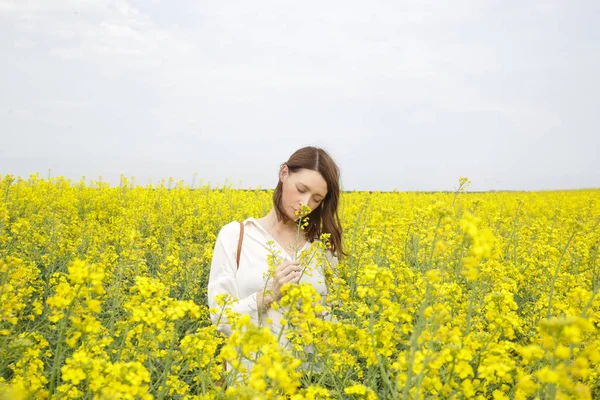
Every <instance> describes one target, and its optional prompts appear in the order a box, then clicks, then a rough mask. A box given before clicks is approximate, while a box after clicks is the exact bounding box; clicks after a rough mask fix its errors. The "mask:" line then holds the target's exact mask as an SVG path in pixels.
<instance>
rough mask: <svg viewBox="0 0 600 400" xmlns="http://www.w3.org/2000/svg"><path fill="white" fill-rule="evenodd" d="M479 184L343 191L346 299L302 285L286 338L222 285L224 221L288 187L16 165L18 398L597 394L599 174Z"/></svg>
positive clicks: (6, 283) (4, 302) (10, 360)
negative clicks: (137, 178) (560, 184)
mask: <svg viewBox="0 0 600 400" xmlns="http://www.w3.org/2000/svg"><path fill="white" fill-rule="evenodd" d="M467 184H468V181H467V180H466V179H462V178H461V180H460V181H459V186H458V187H457V188H456V190H455V191H454V192H453V193H435V194H432V193H367V192H346V193H343V194H342V200H341V201H342V203H341V209H340V211H341V217H342V222H343V226H344V248H345V250H346V252H347V253H348V257H346V258H344V259H343V260H341V261H340V263H339V265H338V266H337V267H336V268H335V269H334V270H331V271H329V273H328V278H327V279H328V287H329V294H328V297H327V298H326V299H323V300H324V304H325V308H326V310H327V311H328V312H329V313H330V315H331V316H332V318H329V319H326V318H321V317H320V315H321V314H320V311H322V310H319V309H316V308H315V307H313V306H312V305H313V302H312V300H313V299H314V297H315V296H316V293H315V292H314V290H312V287H310V286H308V287H307V286H302V285H300V286H299V285H295V286H293V287H292V286H290V287H289V288H288V290H287V291H285V296H284V297H283V298H282V299H281V303H282V304H287V305H288V306H290V308H289V310H290V312H289V315H287V316H286V317H287V321H288V324H287V327H286V329H287V330H288V331H289V332H290V337H291V338H293V340H294V343H295V348H294V350H293V351H287V350H286V351H283V349H281V348H280V347H279V346H278V342H277V338H275V337H274V336H273V335H271V333H270V332H269V331H267V330H264V329H261V328H259V327H256V326H254V325H249V322H248V320H247V319H245V318H239V319H238V320H237V322H236V329H234V332H233V334H232V335H231V337H228V338H226V337H222V336H221V335H220V334H219V333H218V332H216V330H215V327H214V326H213V325H212V324H211V322H210V318H209V309H208V308H207V299H206V287H207V281H208V272H209V269H210V263H211V258H212V251H213V246H214V244H215V240H216V235H217V233H218V232H219V229H220V228H221V227H222V226H223V225H225V224H227V223H228V222H231V221H233V220H238V221H241V220H243V219H245V218H247V217H250V216H254V217H257V218H258V217H262V216H263V215H265V214H266V213H267V212H268V211H269V209H270V208H271V206H272V197H271V196H272V192H271V191H269V190H265V191H263V190H236V189H233V188H231V187H230V186H227V185H224V186H221V187H217V188H212V189H211V188H210V187H208V186H207V185H204V186H200V187H195V188H190V187H189V186H185V185H183V183H181V182H179V183H175V182H173V181H169V182H163V183H161V184H159V185H155V186H151V185H148V186H145V187H142V186H138V185H135V184H134V183H133V182H131V181H129V180H127V179H126V178H124V177H123V178H122V179H121V182H120V185H119V186H117V187H110V186H109V185H107V184H106V183H102V182H98V181H92V182H91V183H85V181H81V182H72V181H69V180H66V179H64V178H60V177H59V178H49V179H42V178H40V177H39V175H32V176H30V177H29V178H17V177H14V176H10V175H5V176H0V196H1V197H0V307H1V310H0V398H7V399H13V398H35V399H38V398H40V399H42V398H104V399H119V398H124V399H134V398H135V399H137V398H140V399H166V398H174V399H218V398H239V399H253V398H278V397H280V398H291V399H305V398H306V399H318V398H349V399H359V398H367V399H376V398H411V399H412V398H455V399H461V398H468V399H470V398H479V399H488V398H493V399H509V398H516V399H529V398H541V399H545V398H581V399H591V398H599V397H600V378H599V374H600V365H599V364H600V298H599V296H598V291H599V289H600V259H599V257H598V247H599V243H600V228H599V227H598V225H599V224H600V190H581V191H555V192H531V193H530V192H518V193H505V192H501V193H468V192H466V191H464V188H465V187H466V185H467ZM305 345H312V346H313V348H314V352H312V353H304V352H302V351H297V350H296V349H302V348H303V346H305ZM242 357H244V358H247V359H250V360H253V361H254V362H255V366H254V367H253V369H252V370H251V373H250V374H249V376H247V374H245V373H244V371H243V369H241V370H240V369H239V368H234V369H233V370H232V371H228V372H226V373H223V368H222V366H223V360H224V359H225V360H227V361H229V362H230V363H232V364H233V365H234V366H236V367H237V365H238V363H237V361H239V360H240V359H241V358H242ZM301 365H310V368H299V367H300V366H301Z"/></svg>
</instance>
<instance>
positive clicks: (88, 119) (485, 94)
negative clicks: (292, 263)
mask: <svg viewBox="0 0 600 400" xmlns="http://www.w3.org/2000/svg"><path fill="white" fill-rule="evenodd" d="M0 54H2V62H0V135H1V141H0V174H9V173H10V174H13V175H19V176H22V177H27V176H28V175H29V174H30V173H34V172H39V173H40V174H41V175H42V176H44V177H45V176H47V175H48V169H51V170H52V171H51V175H52V176H57V175H63V176H65V177H68V178H71V179H73V180H79V178H80V177H81V176H86V178H87V180H88V181H90V180H92V179H98V177H99V176H100V175H101V176H102V179H103V180H104V181H109V182H111V183H112V184H118V181H119V176H120V175H121V174H125V175H126V176H128V177H132V176H135V177H136V182H137V183H138V184H142V185H145V184H147V183H148V182H149V181H150V180H152V182H153V183H157V182H158V181H160V180H161V179H163V178H169V177H173V178H174V179H175V180H184V181H185V182H186V183H189V184H191V183H192V179H193V177H194V174H195V173H197V174H198V179H200V178H203V180H204V182H209V181H210V182H212V183H213V184H216V183H221V184H223V183H225V180H226V179H228V180H229V181H230V182H233V183H234V185H235V186H236V187H244V188H246V187H257V186H262V187H263V188H273V187H274V186H275V184H276V183H277V174H278V170H279V165H280V164H281V163H282V162H284V161H286V160H287V158H288V157H289V156H290V155H291V154H292V153H293V152H294V151H295V150H296V149H298V148H300V147H303V146H305V145H316V146H320V147H323V148H324V149H325V150H327V151H328V152H329V153H330V154H331V155H332V157H333V158H334V160H335V161H336V162H337V163H338V165H339V167H340V169H341V172H342V185H343V188H344V189H346V190H393V189H397V190H402V191H405V190H451V189H452V188H453V187H454V186H456V184H457V182H458V178H459V177H460V176H467V177H469V178H470V179H471V180H472V181H473V184H472V185H471V189H472V190H502V189H507V190H541V189H572V188H589V187H596V188H598V187H600V156H599V155H600V1H597V0H590V1H568V0H564V1H553V0H549V1H522V0H519V1H484V0H481V1H466V0H452V1H440V0H429V1H402V0H396V1H348V0H345V1H318V2H317V1H301V2H300V1H297V2H288V1H252V2H250V1H212V2H208V1H192V0H174V1H150V0H139V1H138V0H135V1H134V0H117V1H106V0H87V1H75V0H70V1H69V0H31V1H28V0H14V1H12V0H8V1H7V0H0Z"/></svg>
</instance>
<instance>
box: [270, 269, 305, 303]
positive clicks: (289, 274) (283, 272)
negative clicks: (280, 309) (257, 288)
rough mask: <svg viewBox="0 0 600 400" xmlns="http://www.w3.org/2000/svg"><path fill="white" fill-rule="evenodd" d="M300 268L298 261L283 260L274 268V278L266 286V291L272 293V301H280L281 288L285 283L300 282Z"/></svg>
mask: <svg viewBox="0 0 600 400" xmlns="http://www.w3.org/2000/svg"><path fill="white" fill-rule="evenodd" d="M301 270H302V267H301V266H300V262H299V261H298V260H294V261H290V260H283V262H282V263H281V264H279V265H278V266H277V267H276V268H275V276H274V277H273V279H272V280H271V282H269V284H268V285H267V289H268V290H271V291H272V292H273V300H275V301H278V300H280V299H281V287H282V286H283V285H285V284H286V283H298V281H299V280H300V271H301Z"/></svg>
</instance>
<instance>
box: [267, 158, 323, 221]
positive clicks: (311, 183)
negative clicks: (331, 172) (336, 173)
mask: <svg viewBox="0 0 600 400" xmlns="http://www.w3.org/2000/svg"><path fill="white" fill-rule="evenodd" d="M279 179H280V180H281V182H282V183H283V192H282V196H281V207H282V208H283V209H284V210H285V213H286V215H287V216H288V217H289V218H290V219H291V220H292V221H295V220H296V219H297V217H296V215H295V211H297V210H298V209H299V208H300V206H301V205H307V206H309V207H310V209H311V210H314V209H316V208H317V207H319V206H320V205H321V203H323V201H324V199H325V196H327V182H325V179H323V176H322V175H321V174H320V173H318V172H317V171H313V170H311V169H301V170H299V171H298V172H296V173H294V174H290V171H289V169H288V167H287V165H284V166H283V167H282V168H281V172H280V174H279Z"/></svg>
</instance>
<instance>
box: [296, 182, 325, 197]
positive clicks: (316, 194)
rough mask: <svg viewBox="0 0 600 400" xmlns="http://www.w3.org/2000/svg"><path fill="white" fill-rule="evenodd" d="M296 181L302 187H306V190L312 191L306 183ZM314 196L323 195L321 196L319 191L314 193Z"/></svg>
mask: <svg viewBox="0 0 600 400" xmlns="http://www.w3.org/2000/svg"><path fill="white" fill-rule="evenodd" d="M298 183H299V184H300V185H302V186H304V188H306V189H308V190H310V191H312V189H311V188H310V187H309V186H308V185H305V184H304V183H302V182H298ZM315 196H320V197H325V196H323V195H322V194H321V193H315Z"/></svg>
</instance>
